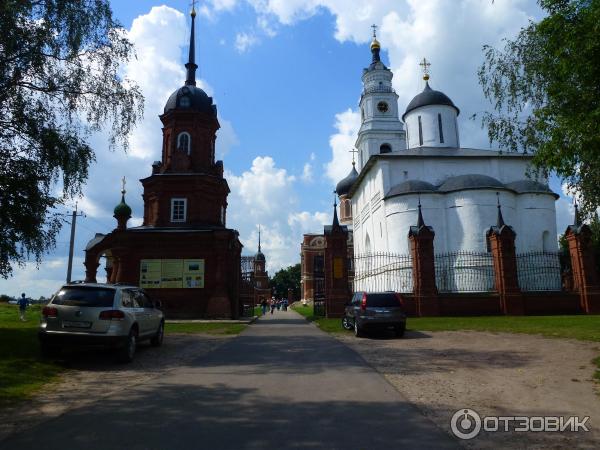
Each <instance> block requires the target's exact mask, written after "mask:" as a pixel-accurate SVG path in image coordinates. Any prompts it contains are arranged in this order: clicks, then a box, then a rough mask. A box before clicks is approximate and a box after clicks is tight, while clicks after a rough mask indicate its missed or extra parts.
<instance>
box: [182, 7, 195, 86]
mask: <svg viewBox="0 0 600 450" xmlns="http://www.w3.org/2000/svg"><path fill="white" fill-rule="evenodd" d="M190 15H191V16H192V31H191V33H190V55H189V57H188V62H187V64H186V65H185V68H186V69H187V78H186V80H185V84H186V86H189V85H192V86H196V69H197V68H198V65H197V64H196V42H195V41H196V39H195V35H194V21H195V19H196V9H195V8H194V7H192V12H191V14H190Z"/></svg>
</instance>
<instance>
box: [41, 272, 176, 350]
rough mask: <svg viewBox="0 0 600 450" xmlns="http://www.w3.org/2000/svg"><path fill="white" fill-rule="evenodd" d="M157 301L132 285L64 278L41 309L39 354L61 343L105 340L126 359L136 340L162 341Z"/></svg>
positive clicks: (97, 343) (162, 333)
mask: <svg viewBox="0 0 600 450" xmlns="http://www.w3.org/2000/svg"><path fill="white" fill-rule="evenodd" d="M159 307H160V304H159V303H155V302H153V301H152V300H151V299H150V298H149V297H148V295H147V294H146V293H145V292H144V291H143V290H142V289H140V288H138V287H136V286H126V285H110V284H95V283H71V284H65V285H64V286H62V287H61V288H60V290H59V291H58V292H57V293H56V294H55V295H54V296H53V297H52V299H51V300H50V302H49V303H48V304H47V305H46V306H45V307H44V309H43V310H42V319H41V322H40V327H39V330H38V338H39V340H40V345H41V351H42V354H46V355H51V354H54V353H56V352H57V351H60V349H61V348H63V347H66V346H75V345H105V346H110V347H114V348H116V349H117V351H118V357H119V360H121V361H123V362H130V361H132V360H133V356H134V354H135V350H136V346H137V343H138V342H139V341H142V340H145V339H149V340H150V343H151V344H152V345H153V346H155V347H158V346H160V345H161V344H162V342H163V337H164V324H165V320H164V315H163V313H162V311H161V310H160V309H159Z"/></svg>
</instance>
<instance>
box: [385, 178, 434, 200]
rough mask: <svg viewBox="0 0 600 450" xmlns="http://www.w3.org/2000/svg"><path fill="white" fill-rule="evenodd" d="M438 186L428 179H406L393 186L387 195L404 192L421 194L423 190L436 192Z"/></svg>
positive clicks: (391, 195)
mask: <svg viewBox="0 0 600 450" xmlns="http://www.w3.org/2000/svg"><path fill="white" fill-rule="evenodd" d="M435 191H436V187H435V186H434V185H433V184H431V183H428V182H427V181H421V180H406V181H403V182H402V183H400V184H397V185H396V186H394V187H392V189H390V191H389V192H388V193H387V195H386V197H393V196H394V195H403V194H419V193H421V192H435Z"/></svg>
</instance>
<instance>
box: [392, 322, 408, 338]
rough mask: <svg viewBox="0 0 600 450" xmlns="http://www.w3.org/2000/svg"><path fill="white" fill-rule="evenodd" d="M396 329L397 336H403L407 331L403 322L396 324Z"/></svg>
mask: <svg viewBox="0 0 600 450" xmlns="http://www.w3.org/2000/svg"><path fill="white" fill-rule="evenodd" d="M394 331H396V337H399V338H400V337H402V336H404V331H406V324H405V323H402V324H400V325H396V326H395V327H394Z"/></svg>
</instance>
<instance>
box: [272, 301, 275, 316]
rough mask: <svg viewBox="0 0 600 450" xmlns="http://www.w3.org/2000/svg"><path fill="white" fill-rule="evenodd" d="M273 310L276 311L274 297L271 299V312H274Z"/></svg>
mask: <svg viewBox="0 0 600 450" xmlns="http://www.w3.org/2000/svg"><path fill="white" fill-rule="evenodd" d="M273 311H275V299H274V298H272V299H271V314H273Z"/></svg>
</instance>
